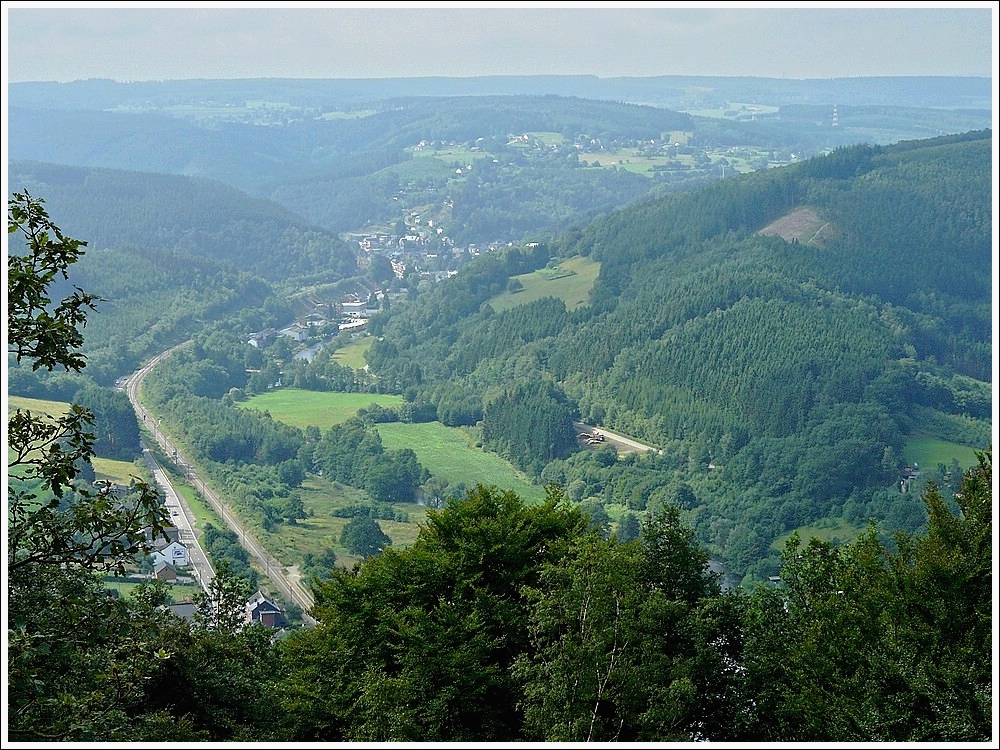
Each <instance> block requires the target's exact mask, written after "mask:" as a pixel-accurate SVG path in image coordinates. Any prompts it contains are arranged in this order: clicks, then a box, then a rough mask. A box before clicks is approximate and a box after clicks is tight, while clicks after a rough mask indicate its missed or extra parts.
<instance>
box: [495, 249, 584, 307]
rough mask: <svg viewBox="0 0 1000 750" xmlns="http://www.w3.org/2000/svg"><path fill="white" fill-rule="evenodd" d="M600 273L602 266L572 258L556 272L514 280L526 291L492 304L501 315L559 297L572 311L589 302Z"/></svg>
mask: <svg viewBox="0 0 1000 750" xmlns="http://www.w3.org/2000/svg"><path fill="white" fill-rule="evenodd" d="M600 270H601V264H600V263H597V262H595V261H593V260H591V259H590V258H584V257H582V256H577V257H575V258H570V259H569V260H564V261H562V262H561V263H560V264H559V266H558V267H555V268H542V269H539V270H537V271H532V272H531V273H524V274H521V275H520V276H515V277H514V278H516V279H517V280H518V281H520V282H521V284H522V285H523V286H524V288H523V289H522V290H521V291H519V292H514V293H511V292H507V291H504V292H501V293H500V294H498V295H497V296H496V297H493V298H492V299H491V300H490V301H489V303H490V305H491V306H492V307H493V309H494V310H496V311H497V312H502V311H503V310H509V309H511V308H512V307H517V306H518V305H526V304H528V303H530V302H534V301H535V300H539V299H542V298H543V297H556V298H557V299H561V300H562V301H563V302H564V303H565V304H566V309H567V310H573V309H575V308H577V307H581V306H583V305H586V304H587V302H588V301H589V300H590V290H591V289H592V288H593V286H594V282H595V281H596V280H597V274H598V273H599V272H600Z"/></svg>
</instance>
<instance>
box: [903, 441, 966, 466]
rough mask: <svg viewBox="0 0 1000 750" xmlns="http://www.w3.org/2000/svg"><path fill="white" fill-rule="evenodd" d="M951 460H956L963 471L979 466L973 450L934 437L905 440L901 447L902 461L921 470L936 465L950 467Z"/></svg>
mask: <svg viewBox="0 0 1000 750" xmlns="http://www.w3.org/2000/svg"><path fill="white" fill-rule="evenodd" d="M952 459H955V460H957V461H958V465H959V466H961V467H962V468H963V469H968V468H969V467H970V466H978V465H979V459H977V458H976V452H975V449H974V448H970V447H969V446H967V445H960V444H959V443H952V442H949V441H948V440H942V439H940V438H936V437H930V436H927V435H923V436H918V437H914V438H911V439H910V440H907V441H906V445H905V446H904V447H903V460H904V461H906V462H907V463H909V464H917V465H918V466H920V467H922V468H932V467H935V466H937V465H938V464H944V465H945V466H950V465H951V460H952Z"/></svg>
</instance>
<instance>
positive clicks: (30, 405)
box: [7, 396, 69, 417]
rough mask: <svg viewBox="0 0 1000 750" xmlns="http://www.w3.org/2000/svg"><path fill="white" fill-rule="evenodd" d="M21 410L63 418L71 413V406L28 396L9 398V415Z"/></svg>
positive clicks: (61, 402) (62, 402)
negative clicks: (67, 413) (68, 412)
mask: <svg viewBox="0 0 1000 750" xmlns="http://www.w3.org/2000/svg"><path fill="white" fill-rule="evenodd" d="M18 409H20V410H21V411H30V412H31V413H32V414H48V415H49V416H50V417H61V416H62V415H63V414H65V413H66V412H67V411H69V404H68V403H67V402H65V401H46V400H44V399H40V398H27V397H26V396H8V397H7V413H8V414H10V413H11V412H13V411H16V410H18Z"/></svg>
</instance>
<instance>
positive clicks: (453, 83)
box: [8, 75, 993, 109]
mask: <svg viewBox="0 0 1000 750" xmlns="http://www.w3.org/2000/svg"><path fill="white" fill-rule="evenodd" d="M8 95H9V97H10V106H11V107H30V108H39V109H56V108H57V109H109V108H113V107H118V106H131V107H137V106H153V107H164V106H169V105H172V104H178V103H183V102H190V101H199V100H206V99H212V100H214V101H217V102H220V103H229V104H242V103H243V102H244V101H245V100H247V99H253V100H262V101H280V102H287V103H289V104H291V105H293V106H299V107H342V106H352V107H356V106H361V105H370V104H371V103H373V102H377V101H381V100H385V99H395V98H399V97H407V96H414V95H420V96H431V97H437V96H495V95H499V96H543V95H557V96H571V97H580V98H584V99H599V100H606V101H619V102H633V103H642V104H653V105H656V106H659V107H667V108H671V109H687V108H690V107H699V108H701V107H705V106H719V105H721V104H724V103H725V102H727V101H730V102H731V101H738V102H756V103H758V104H768V105H773V106H781V105H785V104H851V105H892V106H905V107H945V108H967V109H989V108H990V107H991V106H992V98H993V90H992V82H991V80H990V79H989V78H975V77H955V76H898V77H895V76H892V77H891V76H882V77H867V78H826V79H789V78H758V77H714V76H650V77H614V78H598V77H597V76H589V75H578V76H557V75H539V76H482V77H471V78H448V77H440V76H439V77H419V78H381V79H377V78H368V79H315V80H314V79H280V78H262V79H242V80H209V79H197V80H179V81H132V82H116V81H111V80H104V79H91V80H86V81H74V82H71V83H55V82H48V83H46V82H33V83H14V84H10V86H9V87H8Z"/></svg>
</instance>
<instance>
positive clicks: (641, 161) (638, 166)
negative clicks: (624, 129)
mask: <svg viewBox="0 0 1000 750" xmlns="http://www.w3.org/2000/svg"><path fill="white" fill-rule="evenodd" d="M579 157H580V163H581V164H583V163H585V164H588V165H592V164H593V163H594V162H595V161H596V162H598V163H599V164H600V165H601V167H602V168H606V167H619V168H620V169H625V170H627V171H629V172H635V173H636V174H642V175H649V174H651V173H652V171H653V166H654V165H657V164H663V163H665V162H668V161H670V160H669V159H667V158H666V157H662V156H655V157H649V156H640V155H639V154H638V153H637V152H636V150H635V149H634V148H623V149H618V150H617V151H593V152H591V151H581V152H580V154H579Z"/></svg>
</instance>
